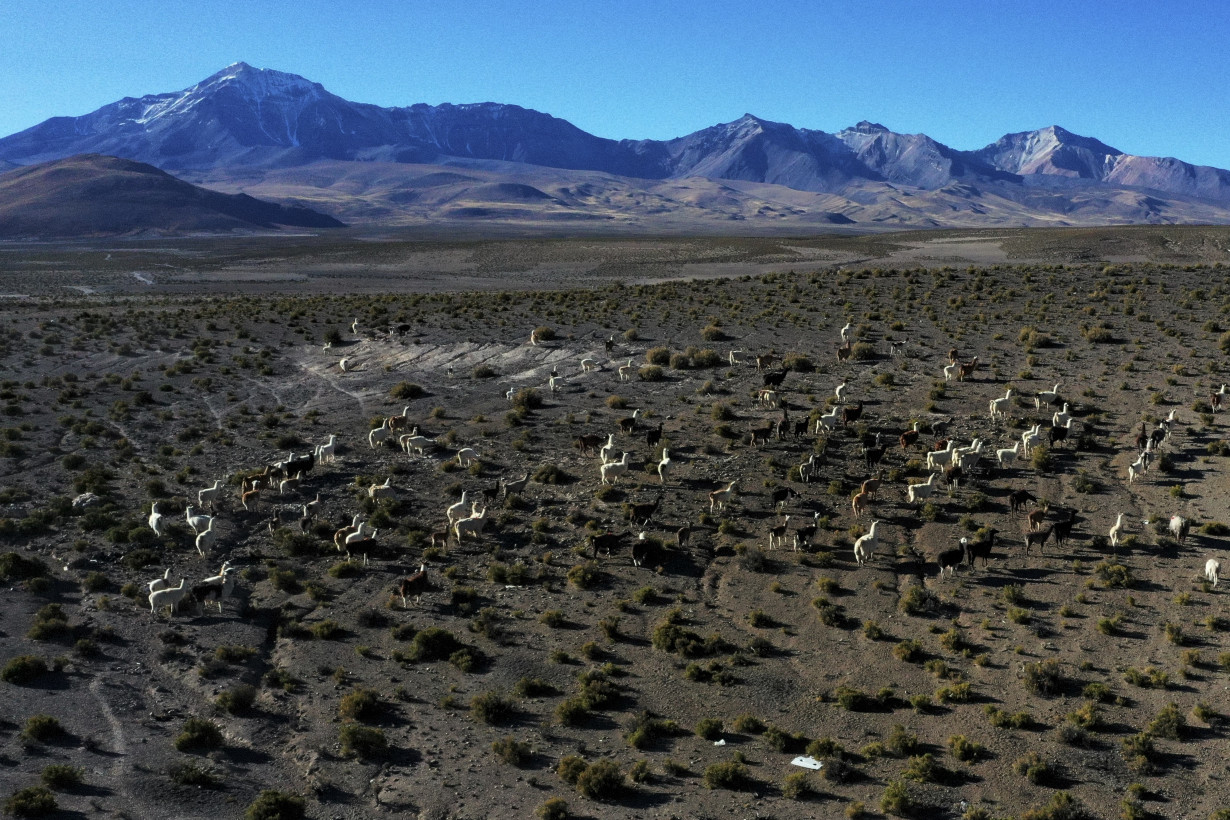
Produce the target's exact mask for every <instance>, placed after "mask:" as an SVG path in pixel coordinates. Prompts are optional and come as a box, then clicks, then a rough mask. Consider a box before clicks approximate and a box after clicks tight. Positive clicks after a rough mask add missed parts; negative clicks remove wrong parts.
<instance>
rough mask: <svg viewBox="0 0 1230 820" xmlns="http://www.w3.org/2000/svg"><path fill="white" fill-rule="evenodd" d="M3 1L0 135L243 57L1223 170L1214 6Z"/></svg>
mask: <svg viewBox="0 0 1230 820" xmlns="http://www.w3.org/2000/svg"><path fill="white" fill-rule="evenodd" d="M340 8H344V13H341V12H339V11H338V9H339V6H338V5H337V4H331V3H324V2H321V0H302V1H301V2H296V3H290V2H285V0H269V2H263V3H260V4H251V3H243V2H238V1H237V0H202V2H199V3H196V4H194V5H192V6H191V7H179V6H172V5H171V4H163V3H158V2H154V0H121V2H118V3H115V4H96V3H86V2H83V0H66V1H65V2H61V3H57V4H54V5H48V4H43V3H36V2H33V0H7V1H6V2H5V3H4V4H3V5H2V6H0V25H2V26H3V30H4V31H5V32H7V33H8V37H7V40H8V41H7V42H6V43H5V48H4V49H3V50H0V70H2V71H3V76H4V77H5V80H6V82H5V84H4V86H3V88H2V90H0V136H7V135H9V134H12V133H16V132H18V131H22V130H25V129H26V128H29V127H31V126H34V125H37V124H38V123H40V122H42V121H44V120H46V119H48V118H49V117H53V116H79V115H82V114H87V113H89V112H91V111H93V110H95V109H97V108H99V107H101V106H103V105H107V104H109V103H112V102H115V101H116V100H119V99H121V98H123V97H140V96H143V95H145V94H157V93H164V92H174V91H179V90H182V89H184V88H187V87H189V86H192V85H193V84H195V83H197V82H199V81H201V80H203V79H205V78H206V77H208V76H209V75H211V74H214V73H215V72H217V71H219V70H221V69H222V68H224V67H225V66H227V65H229V64H231V63H235V62H240V61H242V62H246V63H249V64H250V65H253V66H255V67H258V68H271V69H276V70H279V71H285V72H288V73H292V74H299V75H301V76H303V77H306V78H307V79H309V80H313V81H315V82H319V83H321V84H322V85H323V86H324V87H325V88H326V89H328V90H329V91H330V92H332V93H334V94H337V95H338V96H340V97H344V98H346V99H348V100H353V101H355V102H364V103H373V104H376V105H381V106H404V105H411V104H414V103H429V104H440V103H445V102H451V103H474V102H499V103H511V104H515V105H520V106H524V107H526V108H532V109H536V110H538V111H543V112H545V113H548V114H551V115H553V116H556V117H559V118H561V119H565V120H568V121H569V122H571V123H573V124H574V125H576V126H577V127H578V128H581V129H583V130H585V131H588V132H590V133H592V134H595V135H596V136H600V137H607V138H611V139H671V138H673V137H678V136H683V135H685V134H688V133H692V132H694V131H697V130H700V129H702V128H706V127H709V126H711V125H715V124H718V123H722V122H730V121H732V120H735V119H738V118H739V117H741V116H742V115H743V114H745V113H751V114H754V115H756V116H758V117H762V118H764V119H767V120H774V121H777V122H785V123H789V124H790V125H793V126H796V127H800V128H809V129H816V130H821V131H828V132H835V131H839V130H841V129H842V128H845V127H848V126H851V125H854V124H855V123H857V122H858V121H860V120H871V121H873V122H879V123H882V124H884V125H885V126H887V127H888V128H890V129H892V130H894V131H898V132H901V133H925V134H927V135H928V136H930V137H932V138H934V139H936V140H939V141H940V142H942V143H944V144H946V145H949V146H951V147H953V148H957V149H964V150H973V149H977V148H981V147H983V146H985V145H987V144H989V143H991V142H994V141H995V140H996V139H998V138H999V137H1001V136H1003V135H1004V134H1007V133H1013V132H1017V131H1028V130H1034V129H1038V128H1043V127H1046V126H1049V125H1059V126H1062V127H1064V128H1066V129H1068V130H1069V131H1072V132H1074V133H1076V134H1080V135H1082V136H1087V137H1094V138H1096V139H1099V140H1101V141H1102V142H1104V143H1106V144H1108V145H1110V146H1113V147H1114V148H1117V149H1118V150H1121V151H1125V152H1127V153H1130V154H1140V155H1145V156H1170V157H1177V158H1178V159H1181V160H1184V161H1186V162H1190V163H1195V164H1198V165H1213V166H1216V167H1219V168H1230V142H1228V141H1227V140H1226V139H1225V138H1224V137H1223V136H1222V135H1223V134H1225V133H1227V132H1230V109H1228V108H1227V106H1225V104H1224V102H1223V103H1218V102H1217V100H1219V99H1223V96H1222V95H1223V94H1224V91H1222V92H1218V91H1217V89H1224V88H1226V87H1228V86H1230V61H1227V60H1226V59H1225V58H1224V57H1223V56H1222V54H1223V51H1224V45H1223V44H1224V43H1225V42H1226V41H1227V35H1230V5H1226V4H1222V3H1213V2H1189V3H1184V4H1182V5H1181V6H1179V5H1177V4H1175V5H1166V4H1155V3H1144V2H1140V0H1128V1H1127V2H1120V3H1116V4H1113V5H1103V4H1092V3H1090V4H1078V3H1071V2H1056V1H1055V0H1046V1H1045V2H1037V3H1033V4H1030V5H1029V6H1028V9H1027V11H1025V10H1018V9H1016V8H1010V7H1008V6H1005V5H1003V4H997V3H987V2H979V1H977V0H969V1H968V2H952V1H949V2H933V3H927V4H920V3H909V2H904V1H901V2H897V1H894V0H867V1H866V2H863V3H860V4H858V5H857V6H850V5H847V4H843V3H828V2H786V3H781V4H775V5H774V6H772V7H770V8H768V9H753V8H751V7H749V6H748V5H747V4H744V3H739V2H733V1H727V0H717V2H712V3H705V4H691V3H677V4H660V3H651V2H647V0H628V2H619V3H616V2H595V3H589V4H585V5H581V4H572V3H564V2H558V0H555V1H553V2H551V1H549V2H545V3H539V4H536V5H534V6H532V7H525V6H521V5H519V4H513V3H507V2H473V3H467V4H448V3H441V2H410V3H403V4H385V3H376V2H364V1H363V0H355V2H352V3H348V4H346V5H345V6H343V7H340Z"/></svg>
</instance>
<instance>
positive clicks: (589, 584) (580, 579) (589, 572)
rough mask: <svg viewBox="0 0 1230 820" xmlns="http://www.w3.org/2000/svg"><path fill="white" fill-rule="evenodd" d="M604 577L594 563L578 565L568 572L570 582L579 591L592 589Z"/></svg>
mask: <svg viewBox="0 0 1230 820" xmlns="http://www.w3.org/2000/svg"><path fill="white" fill-rule="evenodd" d="M601 577H602V571H601V570H600V569H598V564H597V563H596V562H594V561H586V562H585V563H583V564H577V565H576V566H574V567H573V568H572V569H570V570H568V582H569V583H571V584H572V585H573V586H574V587H576V588H577V589H592V588H593V587H594V586H596V585H597V583H598V580H599V579H600V578H601Z"/></svg>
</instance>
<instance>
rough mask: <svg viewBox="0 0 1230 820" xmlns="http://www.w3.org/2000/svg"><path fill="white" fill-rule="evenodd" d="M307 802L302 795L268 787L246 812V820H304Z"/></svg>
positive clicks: (244, 816)
mask: <svg viewBox="0 0 1230 820" xmlns="http://www.w3.org/2000/svg"><path fill="white" fill-rule="evenodd" d="M306 816H307V804H306V803H305V802H304V800H303V798H302V797H299V796H298V795H294V794H287V793H286V792H279V791H274V790H273V789H266V790H264V791H262V792H261V793H260V796H259V797H257V798H256V799H255V800H253V801H252V803H251V805H249V806H248V810H247V811H246V812H244V815H243V818H244V820H303V818H304V817H306Z"/></svg>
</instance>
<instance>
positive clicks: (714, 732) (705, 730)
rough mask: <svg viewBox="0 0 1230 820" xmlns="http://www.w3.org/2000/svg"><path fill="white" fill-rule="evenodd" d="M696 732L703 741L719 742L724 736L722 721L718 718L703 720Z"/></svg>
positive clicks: (697, 724) (697, 726)
mask: <svg viewBox="0 0 1230 820" xmlns="http://www.w3.org/2000/svg"><path fill="white" fill-rule="evenodd" d="M694 731H695V732H696V736H697V737H699V738H701V739H702V740H717V739H718V738H720V737H721V736H722V721H721V720H720V719H718V718H701V719H700V720H699V721H697V723H696V728H695V730H694Z"/></svg>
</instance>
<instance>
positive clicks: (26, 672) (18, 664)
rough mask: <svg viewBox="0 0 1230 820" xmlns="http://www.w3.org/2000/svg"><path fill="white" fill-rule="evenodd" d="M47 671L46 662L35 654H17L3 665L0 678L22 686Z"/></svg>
mask: <svg viewBox="0 0 1230 820" xmlns="http://www.w3.org/2000/svg"><path fill="white" fill-rule="evenodd" d="M46 671H47V662H46V661H44V660H43V659H42V658H40V657H39V656H37V655H18V656H17V657H16V658H13V659H12V660H10V661H9V662H8V663H6V664H5V665H4V671H2V672H0V678H3V679H4V680H5V681H7V682H8V683H13V684H17V685H18V686H23V685H25V684H27V683H29V682H30V681H32V680H34V679H35V678H37V677H38V676H39V675H42V674H43V673H45V672H46Z"/></svg>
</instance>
